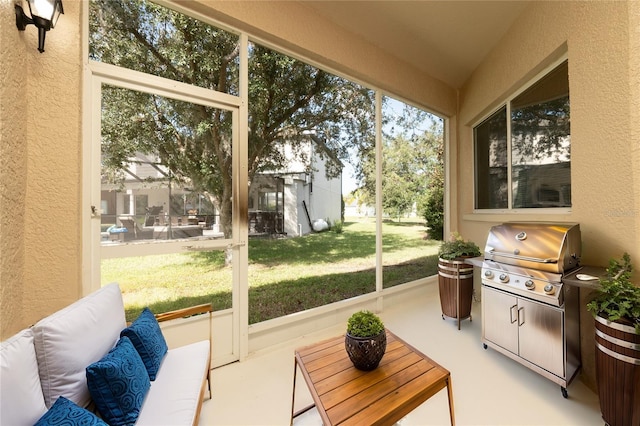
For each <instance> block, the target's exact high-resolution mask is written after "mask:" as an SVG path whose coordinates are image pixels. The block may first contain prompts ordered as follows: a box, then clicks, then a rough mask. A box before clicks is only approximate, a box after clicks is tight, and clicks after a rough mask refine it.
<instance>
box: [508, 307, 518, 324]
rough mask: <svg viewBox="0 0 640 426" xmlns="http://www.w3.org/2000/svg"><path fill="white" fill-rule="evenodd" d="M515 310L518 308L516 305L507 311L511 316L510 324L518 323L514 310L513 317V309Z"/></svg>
mask: <svg viewBox="0 0 640 426" xmlns="http://www.w3.org/2000/svg"><path fill="white" fill-rule="evenodd" d="M517 308H518V305H513V306H512V307H511V309H509V314H510V315H511V324H513V323H514V322H516V321H518V315H517V310H516V315H513V313H514V309H517Z"/></svg>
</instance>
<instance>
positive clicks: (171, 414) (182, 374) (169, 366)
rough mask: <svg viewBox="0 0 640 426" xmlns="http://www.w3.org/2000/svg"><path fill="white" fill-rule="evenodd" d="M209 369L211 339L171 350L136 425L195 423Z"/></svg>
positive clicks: (166, 425)
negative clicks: (203, 384)
mask: <svg viewBox="0 0 640 426" xmlns="http://www.w3.org/2000/svg"><path fill="white" fill-rule="evenodd" d="M208 369H209V341H208V340H204V341H201V342H196V343H192V344H190V345H186V346H181V347H179V348H175V349H170V350H169V352H168V353H167V356H166V357H165V358H164V360H163V361H162V364H161V365H160V371H159V372H158V376H157V377H156V380H155V381H153V382H151V389H150V390H149V393H148V394H147V398H146V400H145V402H144V404H143V405H142V410H141V411H140V416H139V417H138V421H137V422H136V426H141V425H151V426H157V425H164V426H170V425H190V424H193V421H194V419H195V417H196V415H197V413H198V411H197V410H198V405H199V404H200V402H201V401H200V398H201V396H200V389H201V387H202V383H203V380H204V378H205V377H206V375H207V372H208Z"/></svg>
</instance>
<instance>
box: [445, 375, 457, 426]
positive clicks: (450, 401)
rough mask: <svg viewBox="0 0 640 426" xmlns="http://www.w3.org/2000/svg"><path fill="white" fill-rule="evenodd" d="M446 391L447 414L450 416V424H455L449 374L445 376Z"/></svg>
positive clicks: (453, 425) (452, 425)
mask: <svg viewBox="0 0 640 426" xmlns="http://www.w3.org/2000/svg"><path fill="white" fill-rule="evenodd" d="M447 393H448V394H449V416H450V417H451V426H455V425H456V418H455V414H454V413H453V385H452V384H451V376H449V378H447Z"/></svg>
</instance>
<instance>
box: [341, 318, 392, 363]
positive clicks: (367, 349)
mask: <svg viewBox="0 0 640 426" xmlns="http://www.w3.org/2000/svg"><path fill="white" fill-rule="evenodd" d="M344 345H345V349H346V350H347V354H348V355H349V358H350V359H351V362H352V363H353V366H354V367H356V368H357V369H359V370H363V371H370V370H374V369H376V368H377V367H378V364H380V360H381V359H382V357H383V356H384V353H385V351H386V349H387V332H386V330H385V328H384V324H383V322H382V320H381V319H380V317H378V316H377V315H376V314H374V313H373V312H370V311H367V310H362V311H358V312H356V313H354V314H353V315H351V317H349V319H348V320H347V334H346V335H345V339H344Z"/></svg>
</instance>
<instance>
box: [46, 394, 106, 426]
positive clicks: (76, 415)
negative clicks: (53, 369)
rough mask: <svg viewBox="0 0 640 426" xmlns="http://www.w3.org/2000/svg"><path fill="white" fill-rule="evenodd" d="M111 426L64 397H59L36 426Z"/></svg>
mask: <svg viewBox="0 0 640 426" xmlns="http://www.w3.org/2000/svg"><path fill="white" fill-rule="evenodd" d="M75 425H80V426H109V425H107V424H106V423H105V422H103V421H102V420H101V419H100V418H99V417H98V416H96V415H95V414H93V413H92V412H91V411H89V410H85V409H84V408H82V407H79V406H78V405H76V404H75V403H74V402H73V401H70V400H68V399H67V398H65V397H64V396H61V397H59V398H58V399H57V400H56V402H55V403H54V404H53V405H52V406H51V409H50V410H49V411H47V412H46V413H44V414H43V415H42V417H40V419H39V420H38V421H37V422H36V424H35V426H75Z"/></svg>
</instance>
